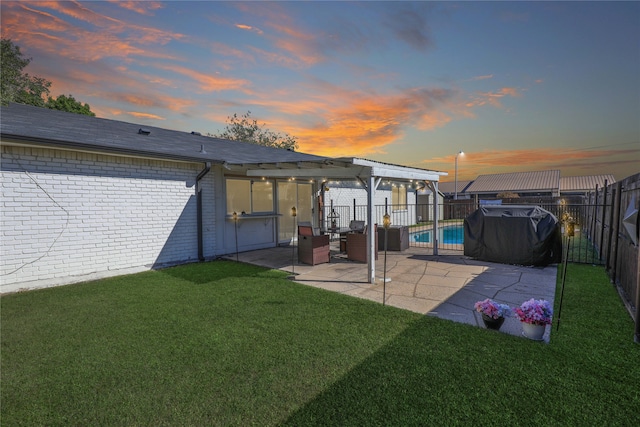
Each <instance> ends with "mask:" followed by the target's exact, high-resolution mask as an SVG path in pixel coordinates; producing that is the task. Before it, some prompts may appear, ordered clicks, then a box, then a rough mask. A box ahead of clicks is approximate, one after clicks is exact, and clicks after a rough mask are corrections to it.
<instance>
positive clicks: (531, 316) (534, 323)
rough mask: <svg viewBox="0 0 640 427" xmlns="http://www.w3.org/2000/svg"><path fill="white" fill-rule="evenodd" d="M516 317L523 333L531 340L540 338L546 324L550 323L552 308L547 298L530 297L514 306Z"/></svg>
mask: <svg viewBox="0 0 640 427" xmlns="http://www.w3.org/2000/svg"><path fill="white" fill-rule="evenodd" d="M513 311H514V313H515V315H516V317H517V318H518V319H519V320H520V322H521V323H522V331H523V332H524V335H525V336H526V337H528V338H531V339H533V340H541V339H542V336H543V335H544V331H545V328H546V326H547V325H550V324H551V320H552V317H553V308H552V307H551V303H549V301H547V300H543V299H541V300H537V299H533V298H531V299H530V300H528V301H525V302H523V303H522V305H520V307H516V308H515V309H514V310H513Z"/></svg>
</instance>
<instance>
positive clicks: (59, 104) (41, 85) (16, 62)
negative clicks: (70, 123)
mask: <svg viewBox="0 0 640 427" xmlns="http://www.w3.org/2000/svg"><path fill="white" fill-rule="evenodd" d="M1 43H2V46H1V48H2V58H1V61H0V101H1V104H2V105H9V103H10V102H17V103H19V104H27V105H35V106H36V107H46V108H50V109H52V110H60V111H68V112H70V113H77V114H84V115H86V116H95V113H93V112H92V111H91V107H89V104H82V103H81V102H79V101H76V100H75V98H74V97H73V96H72V95H68V96H66V95H60V96H58V97H57V98H56V99H54V98H52V97H50V96H48V95H49V88H50V87H51V82H50V81H49V80H47V79H44V78H42V77H37V76H30V75H29V74H27V73H25V72H24V71H23V70H24V68H25V67H26V66H27V65H29V63H30V62H31V58H24V57H23V54H22V52H21V51H20V47H19V46H18V45H16V44H14V43H13V42H12V41H11V40H10V39H4V38H3V39H2V40H1ZM47 96H48V97H47ZM45 97H47V100H46V102H45Z"/></svg>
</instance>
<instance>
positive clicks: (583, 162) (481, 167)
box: [420, 144, 640, 180]
mask: <svg viewBox="0 0 640 427" xmlns="http://www.w3.org/2000/svg"><path fill="white" fill-rule="evenodd" d="M623 145H624V144H623ZM639 162H640V151H639V150H635V149H607V150H603V149H588V148H584V149H575V148H554V147H541V148H535V149H521V150H488V151H481V152H465V154H464V156H460V157H458V178H459V179H465V180H469V179H475V178H476V177H477V176H478V175H484V174H494V173H506V172H515V171H518V172H525V171H538V170H550V169H560V170H562V171H563V172H562V173H563V175H564V176H569V175H592V174H600V173H615V174H618V173H621V174H624V175H622V176H627V175H631V174H632V173H635V172H634V169H637V165H638V163H639ZM454 165H455V153H453V154H451V155H449V156H445V157H436V158H432V159H426V160H424V161H423V162H422V163H421V164H420V166H421V167H426V168H429V169H436V170H444V171H446V172H448V173H449V176H453V175H454V173H455V168H454ZM623 170H624V171H623ZM636 172H637V171H636Z"/></svg>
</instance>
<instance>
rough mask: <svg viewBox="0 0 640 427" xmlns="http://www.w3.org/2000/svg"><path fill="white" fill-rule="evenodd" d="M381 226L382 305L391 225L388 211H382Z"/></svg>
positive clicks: (383, 303) (385, 292)
mask: <svg viewBox="0 0 640 427" xmlns="http://www.w3.org/2000/svg"><path fill="white" fill-rule="evenodd" d="M382 226H383V227H384V266H383V268H382V270H383V271H384V276H383V279H382V305H385V303H386V301H387V241H388V235H389V227H390V226H391V217H390V216H389V213H388V212H385V213H384V216H383V217H382Z"/></svg>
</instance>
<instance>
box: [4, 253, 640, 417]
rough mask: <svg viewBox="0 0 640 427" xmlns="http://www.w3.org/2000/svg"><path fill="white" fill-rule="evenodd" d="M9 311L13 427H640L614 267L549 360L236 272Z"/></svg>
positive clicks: (21, 300) (145, 282)
mask: <svg viewBox="0 0 640 427" xmlns="http://www.w3.org/2000/svg"><path fill="white" fill-rule="evenodd" d="M559 300H560V298H559V296H558V297H556V312H557V310H558V307H557V304H558V303H559ZM1 309H2V311H1V320H2V331H1V332H2V335H1V350H2V354H1V356H2V359H1V363H2V366H1V367H2V377H1V380H2V382H1V386H2V388H1V391H0V393H1V398H2V402H1V403H2V407H1V413H0V415H1V417H2V424H3V425H6V426H14V425H65V426H66V425H130V426H136V425H141V426H142V425H145V426H146V425H153V426H162V425H243V426H245V425H260V426H267V425H291V426H303V425H367V426H371V425H402V426H405V425H429V424H438V425H442V424H447V425H463V424H480V425H500V424H507V425H580V426H582V425H630V426H631V425H640V415H639V413H638V407H640V388H639V385H638V384H640V369H638V366H640V347H639V344H635V343H634V342H633V323H632V321H631V319H630V317H629V315H628V314H627V313H626V311H625V310H624V308H623V306H622V303H621V302H620V300H619V298H618V296H617V293H616V291H615V290H614V289H613V288H612V287H611V285H609V284H608V279H607V277H606V274H605V273H604V271H603V269H602V268H601V267H594V266H584V265H569V270H568V274H567V283H566V288H565V293H564V305H563V307H562V318H561V325H560V329H559V330H558V331H556V330H555V327H556V326H555V325H554V331H553V333H552V337H551V342H550V344H548V345H545V344H541V343H538V342H533V341H529V340H526V339H523V338H520V337H515V336H511V335H506V334H501V333H496V332H494V331H489V330H485V329H481V328H476V327H472V326H469V325H464V324H458V323H454V322H450V321H446V320H440V319H436V318H432V317H426V316H421V315H418V314H415V313H411V312H407V311H403V310H400V309H396V308H393V307H389V306H381V305H379V304H376V303H373V302H370V301H365V300H359V299H355V298H350V297H347V296H344V295H340V294H335V293H331V292H327V291H323V290H319V289H315V288H311V287H306V286H303V285H298V284H296V283H292V282H290V281H288V280H286V279H285V277H284V275H283V274H281V273H280V272H276V271H269V270H265V269H261V268H259V267H253V266H248V265H243V264H237V263H233V262H225V261H216V262H212V263H203V264H193V265H188V266H181V267H175V268H170V269H166V270H162V271H154V272H147V273H142V274H137V275H131V276H122V277H117V278H112V279H106V280H101V281H96V282H90V283H83V284H77V285H69V286H63V287H58V288H51V289H43V290H38V291H31V292H25V293H17V294H12V295H5V296H3V297H2V298H1Z"/></svg>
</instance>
